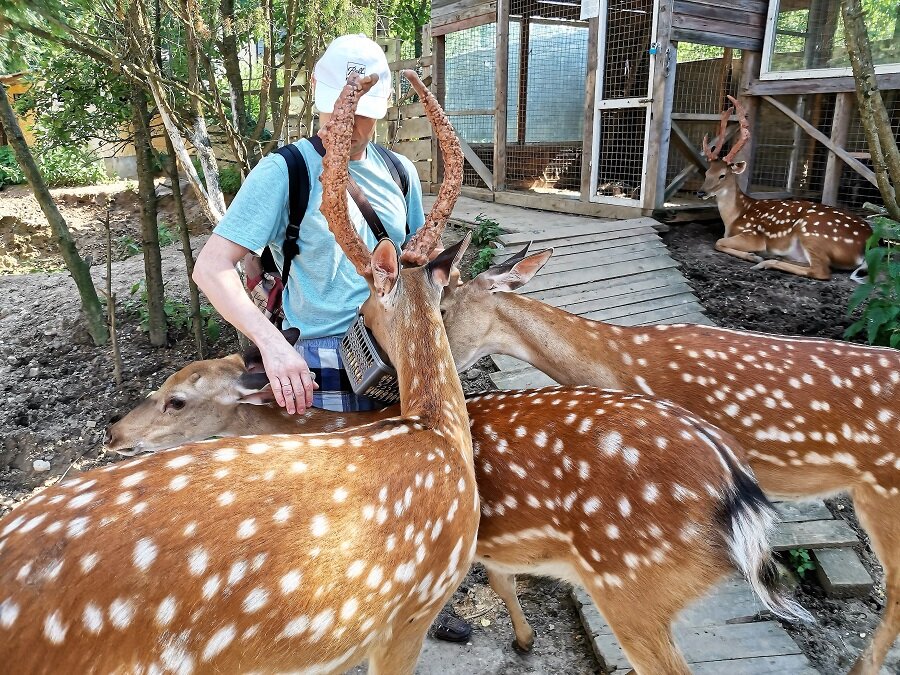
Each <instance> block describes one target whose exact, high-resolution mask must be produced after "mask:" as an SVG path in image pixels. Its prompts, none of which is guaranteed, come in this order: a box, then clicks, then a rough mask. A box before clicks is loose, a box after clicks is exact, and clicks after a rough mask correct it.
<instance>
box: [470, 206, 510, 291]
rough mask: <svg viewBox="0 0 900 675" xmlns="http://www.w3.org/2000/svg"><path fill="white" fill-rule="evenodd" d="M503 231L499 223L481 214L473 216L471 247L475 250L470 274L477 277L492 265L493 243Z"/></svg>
mask: <svg viewBox="0 0 900 675" xmlns="http://www.w3.org/2000/svg"><path fill="white" fill-rule="evenodd" d="M502 233H503V230H501V229H500V223H498V222H497V221H496V220H494V219H493V218H489V217H487V216H486V215H484V214H483V213H479V214H478V215H477V216H475V228H474V229H473V230H472V247H473V248H474V249H475V251H476V253H475V260H474V261H472V264H471V265H470V266H469V272H470V274H471V275H472V276H473V277H474V276H478V275H479V274H481V273H482V272H484V271H485V270H486V269H487V268H488V267H490V266H491V265H493V264H494V255H495V253H496V252H495V251H494V246H493V244H494V242H495V241H496V240H497V239H498V238H499V237H500V235H501V234H502Z"/></svg>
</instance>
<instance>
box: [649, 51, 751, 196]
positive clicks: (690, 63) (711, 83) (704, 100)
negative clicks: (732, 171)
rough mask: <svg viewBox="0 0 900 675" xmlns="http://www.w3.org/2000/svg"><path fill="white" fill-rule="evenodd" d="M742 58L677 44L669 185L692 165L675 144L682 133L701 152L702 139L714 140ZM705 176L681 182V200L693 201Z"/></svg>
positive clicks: (734, 89) (695, 175) (738, 53)
mask: <svg viewBox="0 0 900 675" xmlns="http://www.w3.org/2000/svg"><path fill="white" fill-rule="evenodd" d="M741 68H742V59H741V51H740V50H738V49H734V50H732V49H726V48H724V47H715V46H712V45H702V44H695V43H691V42H679V43H678V59H677V65H676V70H675V93H674V96H673V100H672V124H673V125H674V129H673V139H672V141H671V142H670V144H669V161H668V163H667V168H666V183H667V184H669V183H671V182H672V181H673V180H674V179H675V178H676V177H677V176H679V174H681V172H682V171H684V170H685V169H686V168H687V167H688V166H689V165H690V164H692V162H690V160H689V159H688V158H687V157H686V155H685V152H686V151H685V149H684V148H683V147H681V145H680V144H679V143H678V142H676V136H677V134H678V133H679V132H680V133H681V134H683V135H684V137H686V138H687V139H688V141H689V145H690V147H691V148H692V149H693V150H696V151H699V150H700V147H701V144H702V141H703V136H704V135H705V134H708V135H709V136H710V137H714V136H715V135H716V133H717V132H718V128H719V114H720V113H721V112H722V110H724V109H725V107H726V106H727V105H730V104H729V103H728V101H727V99H726V96H729V95H730V96H737V89H738V84H739V82H740V79H741ZM702 182H703V176H702V174H700V173H698V172H695V173H693V174H692V175H691V176H689V177H687V179H686V180H684V181H683V182H681V186H680V190H679V192H680V195H679V198H678V199H679V200H680V201H684V199H686V198H692V196H693V193H695V192H696V191H697V190H699V189H700V185H701V184H702Z"/></svg>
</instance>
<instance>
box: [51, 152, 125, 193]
mask: <svg viewBox="0 0 900 675" xmlns="http://www.w3.org/2000/svg"><path fill="white" fill-rule="evenodd" d="M39 156H40V164H39V168H40V170H41V176H43V177H44V180H45V181H46V182H47V185H49V186H50V187H75V186H78V185H96V184H98V183H106V182H108V181H109V176H107V175H106V171H105V170H104V169H103V167H102V166H100V165H99V164H97V162H96V160H95V159H94V158H93V157H91V156H90V155H88V154H87V153H85V152H83V151H81V150H78V149H76V148H65V147H58V148H51V149H49V150H47V151H45V152H40V155H39Z"/></svg>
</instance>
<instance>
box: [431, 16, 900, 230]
mask: <svg viewBox="0 0 900 675" xmlns="http://www.w3.org/2000/svg"><path fill="white" fill-rule="evenodd" d="M888 5H890V7H888ZM863 6H864V8H866V10H867V11H868V12H870V13H873V12H874V13H875V14H877V13H878V12H893V14H885V15H884V16H881V15H880V14H877V16H875V17H874V18H875V19H877V21H875V20H873V21H872V27H871V28H870V37H871V39H872V41H873V49H874V51H875V53H876V59H875V60H876V65H877V69H878V72H879V78H880V85H881V86H882V88H883V89H885V90H888V91H887V94H886V100H887V103H888V105H889V106H891V109H890V110H889V113H891V114H892V119H894V120H897V127H898V129H897V132H898V133H900V102H898V95H897V94H898V91H897V90H898V89H900V18H898V15H897V13H896V10H895V9H894V8H893V5H891V3H885V2H880V1H879V0H863ZM839 8H840V5H839V0H772V1H771V2H767V0H730V2H728V3H723V2H717V1H716V0H599V1H598V0H433V3H432V24H431V32H432V36H433V47H432V49H433V56H434V80H435V81H434V86H435V89H436V91H437V94H438V96H439V98H440V99H441V101H442V103H443V104H444V106H445V108H446V110H447V111H448V114H450V115H451V116H452V118H453V121H454V124H455V126H456V128H457V131H458V133H459V135H460V138H461V139H462V141H463V142H464V152H465V155H466V175H465V185H466V192H467V193H468V194H469V195H470V196H477V197H480V198H483V199H490V200H495V201H498V202H502V203H508V204H515V205H520V206H532V207H538V208H542V209H547V210H556V211H563V212H569V213H585V214H596V215H603V216H621V217H632V216H634V215H638V214H644V215H651V214H652V215H657V216H662V217H665V216H673V215H675V214H677V213H678V212H679V211H682V210H697V209H702V208H710V207H712V206H713V205H712V204H709V203H705V204H700V203H699V202H698V201H697V200H696V198H695V197H694V193H695V192H696V190H697V188H698V187H699V183H700V182H701V181H700V177H701V176H702V173H703V170H705V160H704V158H703V157H702V156H701V154H700V152H699V147H700V141H701V139H702V137H703V135H704V134H705V133H709V134H710V135H711V136H712V135H714V134H715V133H716V131H717V124H718V119H719V116H720V113H721V111H722V110H723V107H724V105H725V103H726V100H725V96H726V95H727V94H731V95H734V96H739V97H740V98H741V100H742V102H743V103H744V106H745V107H746V109H747V110H748V112H749V114H750V117H751V124H752V129H753V141H752V143H751V144H750V145H749V147H748V148H747V149H746V150H745V151H744V154H745V155H746V157H745V158H746V159H747V160H748V161H750V162H751V171H748V172H746V173H745V174H744V177H745V183H746V184H747V185H748V186H749V188H750V190H751V192H754V193H760V194H775V195H779V196H787V195H795V196H804V197H808V198H813V199H821V200H823V201H825V202H827V203H833V204H844V205H847V206H851V207H853V206H859V205H860V204H861V203H862V202H863V201H865V200H866V199H877V191H876V190H875V189H874V186H873V183H874V177H873V174H872V172H871V169H870V167H869V166H868V163H867V162H868V155H867V153H866V147H865V141H864V138H863V135H862V131H861V128H860V125H859V122H858V120H857V119H856V111H855V105H854V98H853V94H852V92H853V79H852V77H851V76H850V74H849V64H848V62H847V56H846V49H845V47H844V45H843V28H842V26H841V25H840V11H839ZM736 128H737V125H736V124H732V125H731V126H730V128H729V131H728V134H727V135H728V136H729V137H730V136H731V135H732V134H733V133H734V131H735V130H736ZM847 167H850V168H851V169H852V171H845V170H844V169H846V168H847Z"/></svg>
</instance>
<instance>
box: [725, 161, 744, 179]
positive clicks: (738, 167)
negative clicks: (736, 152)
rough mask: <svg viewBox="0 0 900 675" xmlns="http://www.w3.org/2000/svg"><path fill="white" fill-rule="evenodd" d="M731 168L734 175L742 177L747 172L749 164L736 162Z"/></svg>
mask: <svg viewBox="0 0 900 675" xmlns="http://www.w3.org/2000/svg"><path fill="white" fill-rule="evenodd" d="M729 168H730V169H731V172H732V173H733V174H735V175H738V176H740V175H741V174H742V173H744V171H746V170H747V162H735V163H734V164H731V165H730V166H729Z"/></svg>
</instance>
